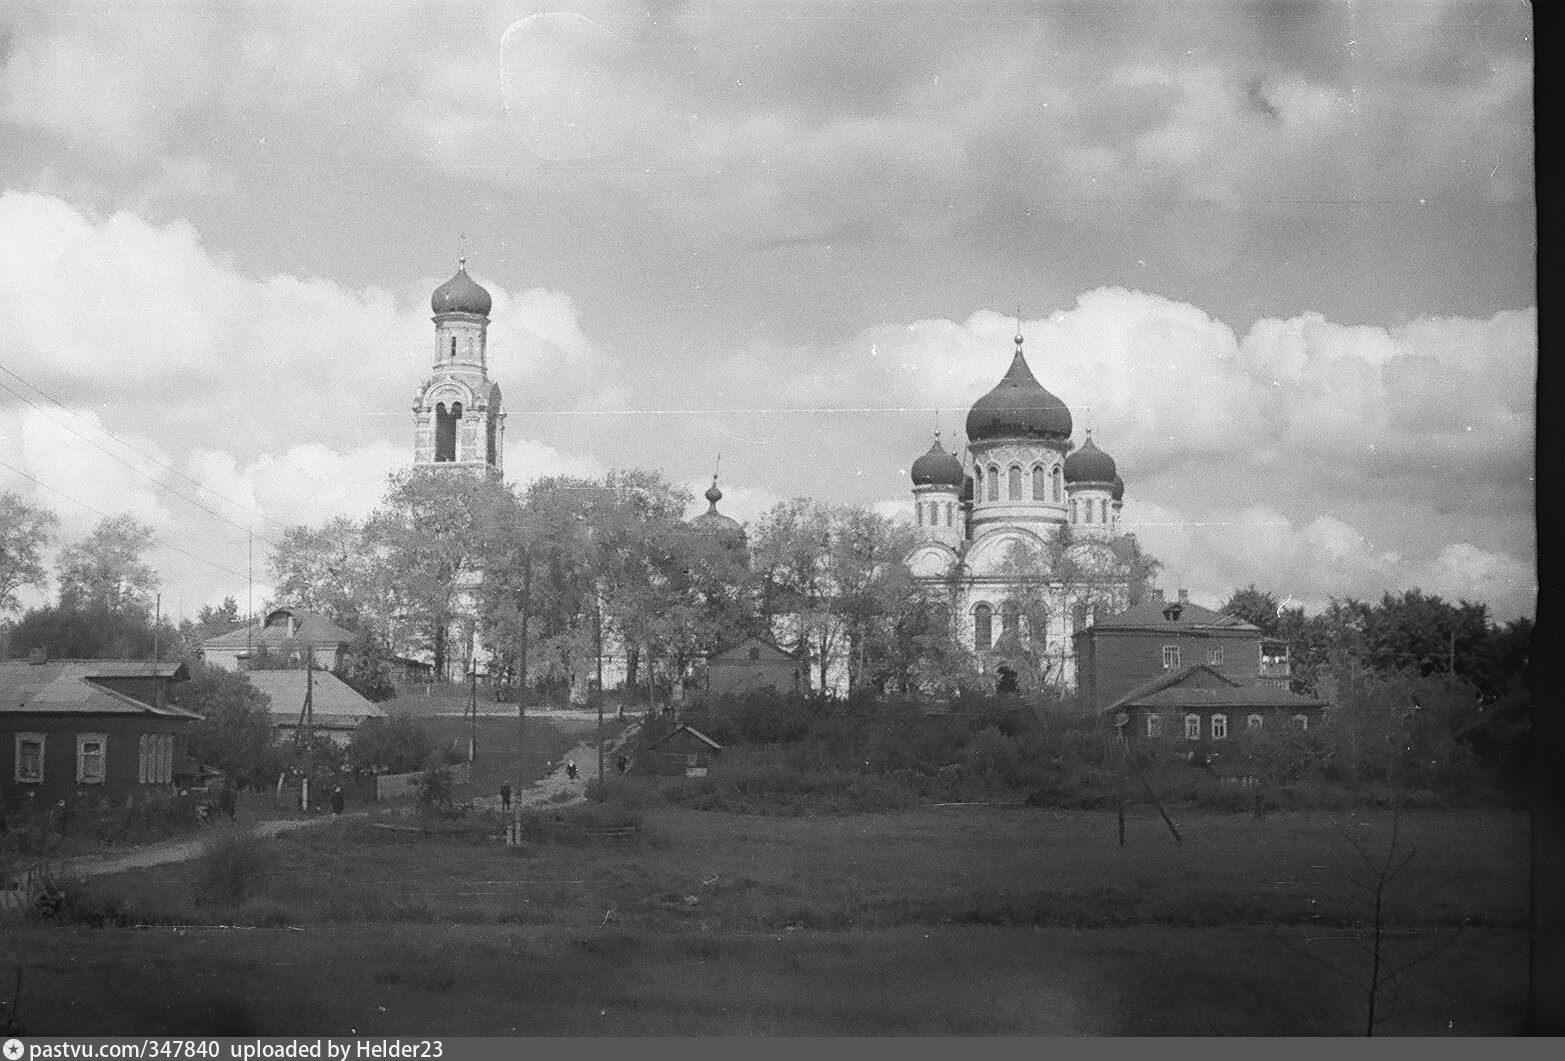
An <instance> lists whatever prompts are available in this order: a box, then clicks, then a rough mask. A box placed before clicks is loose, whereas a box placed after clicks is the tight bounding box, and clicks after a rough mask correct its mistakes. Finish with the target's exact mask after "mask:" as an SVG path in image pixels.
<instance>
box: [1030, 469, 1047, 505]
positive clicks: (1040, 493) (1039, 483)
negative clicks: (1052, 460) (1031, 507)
mask: <svg viewBox="0 0 1565 1061" xmlns="http://www.w3.org/2000/svg"><path fill="white" fill-rule="evenodd" d="M1044 478H1045V477H1044V474H1043V465H1041V464H1034V465H1033V466H1032V499H1033V500H1034V501H1047V500H1048V497H1046V496H1045V494H1046V493H1047V488H1046V487H1045V486H1044Z"/></svg>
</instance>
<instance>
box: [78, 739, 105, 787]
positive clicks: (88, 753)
mask: <svg viewBox="0 0 1565 1061" xmlns="http://www.w3.org/2000/svg"><path fill="white" fill-rule="evenodd" d="M108 750H109V738H108V737H107V736H106V735H105V734H102V733H78V734H76V780H77V782H78V783H80V784H83V785H101V784H103V777H104V761H105V760H106V759H107V758H108V754H107V753H108Z"/></svg>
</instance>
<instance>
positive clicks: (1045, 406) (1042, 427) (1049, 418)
mask: <svg viewBox="0 0 1565 1061" xmlns="http://www.w3.org/2000/svg"><path fill="white" fill-rule="evenodd" d="M1070 435H1071V413H1070V410H1069V409H1067V408H1066V407H1065V403H1064V402H1062V401H1060V399H1059V398H1057V397H1055V396H1054V395H1052V394H1050V393H1049V392H1048V391H1046V390H1044V389H1043V385H1042V384H1040V383H1039V382H1038V380H1037V379H1036V378H1035V377H1034V376H1033V374H1032V370H1031V369H1029V368H1028V367H1027V358H1026V357H1024V356H1022V337H1021V336H1020V335H1018V336H1017V337H1016V354H1015V356H1014V357H1012V358H1011V367H1010V368H1009V369H1007V370H1006V373H1005V375H1004V377H1002V378H1001V380H1000V382H999V383H998V384H996V385H995V388H994V390H992V391H990V392H989V393H988V394H985V395H984V396H983V397H982V398H979V399H978V400H977V401H976V402H974V403H973V407H972V408H971V409H969V410H968V412H967V438H968V441H969V442H981V441H984V440H986V439H991V438H1047V439H1055V440H1062V441H1063V440H1067V439H1069V438H1070Z"/></svg>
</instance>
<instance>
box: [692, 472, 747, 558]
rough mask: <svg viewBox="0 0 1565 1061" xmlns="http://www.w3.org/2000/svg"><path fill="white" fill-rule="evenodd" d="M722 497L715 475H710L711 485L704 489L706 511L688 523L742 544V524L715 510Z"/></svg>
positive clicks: (716, 535) (734, 542) (705, 531)
mask: <svg viewBox="0 0 1565 1061" xmlns="http://www.w3.org/2000/svg"><path fill="white" fill-rule="evenodd" d="M722 499H723V492H722V491H721V490H719V489H718V488H717V476H715V475H714V476H712V485H711V486H709V487H707V490H706V501H707V505H706V511H705V512H703V513H701V514H700V515H699V516H697V517H696V518H695V519H693V520H691V521H690V525H691V526H692V527H694V528H695V529H696V530H698V531H701V532H702V533H703V534H711V535H713V536H715V537H717V538H719V539H721V540H723V541H726V542H728V543H729V544H734V545H743V544H744V542H745V537H746V536H745V533H744V525H743V524H742V523H740V522H739V521H738V520H736V519H734V518H733V517H732V516H725V515H723V514H722V513H721V512H719V511H717V503H718V502H719V501H721V500H722Z"/></svg>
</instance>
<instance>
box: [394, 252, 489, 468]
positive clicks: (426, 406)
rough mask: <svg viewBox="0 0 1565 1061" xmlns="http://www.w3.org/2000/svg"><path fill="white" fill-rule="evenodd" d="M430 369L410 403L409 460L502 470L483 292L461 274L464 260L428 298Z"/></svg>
mask: <svg viewBox="0 0 1565 1061" xmlns="http://www.w3.org/2000/svg"><path fill="white" fill-rule="evenodd" d="M429 305H430V309H432V310H434V313H435V316H434V322H435V363H434V373H433V375H431V376H430V377H429V379H427V380H425V381H424V385H423V386H422V387H420V388H419V391H418V394H417V396H416V397H415V398H414V401H413V463H414V465H415V466H418V467H425V466H433V467H446V466H449V467H452V468H461V469H463V470H466V471H478V472H482V473H483V474H486V475H493V476H497V477H498V476H500V475H503V474H504V463H503V457H502V454H503V452H504V449H505V413H504V412H503V411H502V409H501V400H500V386H499V384H497V383H493V382H491V381H490V379H489V360H488V351H487V348H486V343H487V339H488V333H489V309H490V306H491V300H490V298H489V292H487V291H485V290H484V289H483V288H482V287H481V286H479V285H478V284H477V283H476V282H475V281H474V280H473V278H472V277H470V276H468V275H467V259H466V258H462V259H460V260H459V261H458V263H457V271H456V275H455V276H453V277H452V278H451V279H449V280H447V281H446V282H445V283H443V284H441V285H440V286H439V287H437V288H435V293H434V294H433V295H431V296H430V299H429Z"/></svg>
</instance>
